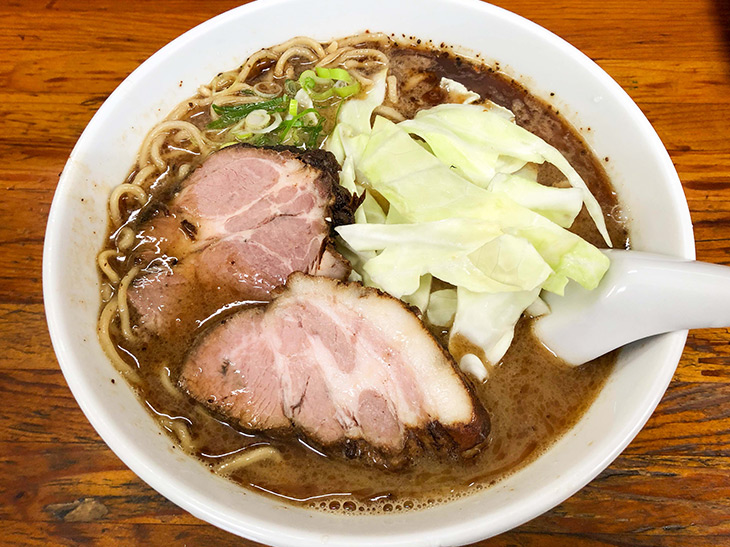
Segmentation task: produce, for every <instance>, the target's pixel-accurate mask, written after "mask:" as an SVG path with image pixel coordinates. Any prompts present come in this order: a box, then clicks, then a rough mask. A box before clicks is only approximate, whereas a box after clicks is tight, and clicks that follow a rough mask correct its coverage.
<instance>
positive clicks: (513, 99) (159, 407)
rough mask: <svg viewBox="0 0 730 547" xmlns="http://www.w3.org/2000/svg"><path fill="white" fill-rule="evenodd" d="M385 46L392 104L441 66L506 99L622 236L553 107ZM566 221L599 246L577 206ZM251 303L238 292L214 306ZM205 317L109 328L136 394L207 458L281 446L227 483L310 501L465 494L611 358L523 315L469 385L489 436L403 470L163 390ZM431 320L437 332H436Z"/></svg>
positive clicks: (539, 440)
mask: <svg viewBox="0 0 730 547" xmlns="http://www.w3.org/2000/svg"><path fill="white" fill-rule="evenodd" d="M387 52H388V53H389V56H390V57H391V59H392V61H391V62H392V70H393V72H394V73H395V74H396V75H397V76H398V77H399V84H400V86H401V99H400V101H399V103H398V104H397V105H391V106H398V107H399V108H400V110H401V111H402V112H404V113H405V114H406V115H407V116H412V115H413V114H414V113H415V112H416V111H418V110H419V109H420V108H424V107H428V106H431V105H433V104H436V103H438V102H440V101H442V100H443V98H444V97H443V93H442V92H441V91H440V89H439V88H438V82H439V81H440V79H441V77H442V76H445V77H449V78H452V79H455V80H457V81H460V82H462V83H464V84H465V85H466V86H467V87H468V88H469V89H472V90H474V91H476V92H478V93H480V94H481V95H482V96H483V97H486V98H489V99H491V100H493V101H495V102H496V103H498V104H500V105H502V106H506V107H507V108H510V109H511V110H512V111H513V112H514V113H515V115H516V118H517V122H518V123H519V124H520V125H523V126H524V127H526V128H527V129H529V130H530V131H532V132H533V133H535V134H537V135H539V136H540V137H542V138H543V139H545V140H546V141H548V142H549V143H551V144H552V145H553V146H555V147H556V148H558V149H559V150H560V151H561V152H562V153H563V154H564V155H565V156H566V157H567V158H568V159H569V161H570V162H571V163H572V164H573V166H574V167H575V168H576V169H577V170H578V172H579V173H580V174H581V176H582V177H583V179H584V180H585V181H586V183H587V184H588V186H589V187H590V189H591V191H592V192H593V193H594V195H596V197H597V198H598V200H599V202H600V203H601V205H602V207H603V211H604V214H605V215H606V218H607V224H608V228H609V232H610V234H611V237H612V239H613V241H614V244H615V245H616V246H619V247H622V246H626V245H628V238H627V232H626V229H625V228H624V226H622V225H621V224H620V222H619V219H618V217H617V216H616V215H615V212H616V211H618V210H619V209H618V206H617V201H616V196H615V194H614V192H613V190H612V188H611V186H610V184H609V182H608V179H607V177H606V175H605V173H604V171H603V168H602V167H601V165H600V162H599V161H598V160H597V159H596V158H595V157H594V156H593V154H592V153H591V152H590V150H589V149H588V148H587V146H586V145H585V144H584V142H583V141H582V140H581V138H580V137H579V136H578V135H577V133H576V132H575V130H573V129H572V128H571V127H569V126H568V125H567V124H566V123H565V122H564V121H563V120H562V119H561V118H560V116H559V114H558V113H557V112H555V110H554V109H553V108H551V107H550V106H548V105H546V104H544V103H542V102H541V101H540V100H538V99H536V98H535V97H533V96H531V95H530V94H529V93H527V91H526V90H525V89H524V88H523V87H522V86H520V85H519V84H517V83H515V82H513V81H511V80H510V79H509V78H507V77H505V76H504V75H503V74H500V73H498V72H495V71H494V70H492V69H491V68H488V67H477V66H475V65H473V64H471V63H469V62H467V61H464V60H463V59H460V58H458V57H456V56H454V55H450V54H447V53H443V52H437V51H436V52H434V51H428V50H424V49H414V48H405V47H397V48H393V49H391V50H388V51H387ZM267 70H270V67H262V68H261V74H265V73H266V71H267ZM302 70H303V69H302ZM414 75H418V78H416V77H415V76H414ZM424 75H425V76H424ZM259 77H260V76H259ZM409 82H410V83H409ZM410 84H413V85H410ZM187 119H189V120H190V121H192V122H193V123H195V124H196V125H198V126H199V127H202V126H203V125H204V124H205V123H207V121H208V118H207V114H205V113H204V112H203V111H195V110H191V112H189V114H188V118H187ZM559 179H560V177H559V176H558V175H557V174H556V172H555V170H554V169H551V168H549V167H542V168H541V169H540V172H539V180H540V181H541V182H542V183H544V184H553V183H557V182H558V181H559ZM178 183H179V181H178V180H176V179H175V177H174V176H172V175H171V176H170V177H168V180H162V181H160V183H159V185H158V186H159V187H158V188H156V189H155V192H153V195H155V196H156V197H157V199H158V200H159V199H163V200H164V198H165V197H166V196H169V195H171V191H172V190H171V189H173V188H175V187H176V186H177V185H178ZM572 230H573V231H574V232H576V233H578V234H580V235H581V236H582V237H584V238H585V239H587V240H588V241H590V242H592V243H594V244H596V245H598V246H602V240H601V238H600V236H599V234H598V232H597V230H596V229H595V227H594V225H593V223H592V222H591V221H590V219H589V218H588V216H587V215H586V214H585V211H583V213H581V215H580V216H579V218H578V219H577V221H576V223H575V224H574V226H573V227H572ZM133 260H134V257H130V258H128V259H127V263H126V264H125V265H124V267H123V268H122V269H123V270H126V269H128V268H129V267H131V265H132V262H133ZM252 304H253V303H237V304H235V305H232V306H231V307H230V309H228V310H224V311H223V312H221V315H225V314H227V313H232V312H233V311H236V310H237V309H241V307H243V306H246V305H252ZM188 313H189V315H190V317H187V318H181V319H183V321H182V323H183V324H191V325H192V324H196V320H197V321H198V323H199V322H200V321H199V320H200V319H201V318H202V317H203V316H202V315H201V311H200V310H196V309H194V308H191V309H190V310H188ZM203 328H205V323H203V324H202V325H201V326H199V327H198V328H197V329H192V330H184V329H177V330H176V331H175V332H174V334H173V335H172V336H171V337H169V338H168V339H166V340H164V341H162V340H152V341H150V342H148V343H139V344H130V343H128V342H122V341H121V338H120V337H116V338H115V341H116V342H117V345H118V347H119V348H121V349H122V353H123V354H125V353H128V354H129V355H133V356H134V359H136V360H137V361H138V363H139V368H140V372H141V376H142V378H143V380H144V382H143V385H142V386H141V387H140V388H139V391H140V396H141V397H142V398H143V399H144V400H145V402H146V403H147V405H148V406H149V408H150V409H152V410H153V412H156V413H159V414H160V415H163V416H168V417H172V418H173V419H178V420H181V421H183V422H184V423H186V424H188V425H189V426H190V432H191V435H192V437H193V439H194V441H195V444H196V445H197V450H196V451H195V454H194V455H195V456H197V457H199V458H200V459H201V460H202V461H203V462H204V463H206V464H208V465H210V466H211V467H212V466H213V465H214V464H215V463H216V462H218V461H220V460H221V458H223V457H224V456H227V455H230V454H231V453H234V452H236V451H239V450H241V449H242V448H245V447H247V446H251V445H255V444H261V443H266V444H271V445H273V446H275V447H276V448H277V449H279V450H280V451H281V453H282V455H283V460H284V461H283V462H282V463H278V464H277V463H272V462H263V463H258V464H256V465H253V466H250V467H248V468H245V469H243V470H241V471H238V472H236V473H234V474H233V475H232V479H233V480H235V481H236V482H239V483H240V484H242V485H244V486H248V487H250V488H252V489H255V490H258V491H262V492H265V493H268V494H271V495H275V496H279V497H281V498H284V499H287V500H290V501H294V502H299V503H303V504H306V505H308V506H311V507H315V508H320V509H328V510H341V511H345V512H355V513H357V512H364V511H389V510H407V509H413V508H418V507H423V506H427V505H429V504H432V503H438V502H442V501H446V500H448V499H451V498H453V497H455V496H460V495H464V494H468V493H470V492H472V491H474V490H477V489H481V488H483V487H486V486H488V485H490V484H492V483H494V482H495V481H497V480H499V479H500V478H503V477H504V476H506V475H507V474H509V473H511V472H513V471H514V470H516V469H518V468H519V467H520V466H522V465H524V464H525V463H528V462H529V461H531V460H532V459H534V458H535V457H536V455H538V454H539V453H541V452H542V451H544V450H545V449H546V448H547V447H548V446H549V445H550V444H551V443H553V442H554V441H555V440H556V439H557V438H559V437H560V436H561V435H562V434H563V433H565V432H566V431H567V430H569V429H570V428H571V427H572V426H573V425H574V423H575V422H576V421H577V420H578V419H579V418H580V416H581V415H582V414H583V412H584V411H585V409H586V408H587V407H588V406H589V405H590V404H591V403H592V401H593V400H594V398H595V397H596V394H597V393H598V392H599V390H600V389H601V387H602V386H603V384H604V382H605V380H606V378H607V376H608V374H609V373H610V371H611V369H612V366H613V362H614V360H615V359H614V356H612V355H609V356H606V357H603V358H601V359H599V360H597V361H596V362H594V363H591V364H588V365H585V366H583V367H579V368H571V367H568V366H566V365H565V364H563V363H562V362H561V361H560V360H559V359H557V358H556V357H554V356H553V355H552V354H551V353H550V352H548V351H547V350H546V349H545V348H543V347H542V346H541V344H540V343H539V342H538V341H537V340H536V339H535V337H534V336H533V334H532V332H531V322H530V320H529V319H524V318H523V319H522V320H521V321H520V323H519V324H518V326H517V329H516V333H515V342H514V343H513V344H512V347H511V348H510V350H509V351H508V353H507V355H506V356H505V358H504V360H503V363H502V364H501V365H500V366H497V367H495V368H494V369H493V370H492V371H491V374H490V378H489V380H488V381H487V382H486V383H484V384H480V385H475V386H474V388H475V390H476V392H477V394H478V396H479V398H480V399H481V400H482V401H483V402H484V404H485V407H486V408H487V409H488V411H489V414H490V417H491V420H492V433H491V436H490V442H489V445H488V446H487V447H486V448H485V449H484V450H483V451H482V452H481V453H480V454H479V455H478V456H476V457H475V458H474V459H473V460H471V461H468V462H458V463H456V464H455V462H453V461H440V460H437V459H432V458H429V457H424V458H423V459H420V460H418V461H417V462H415V464H414V465H413V466H412V467H410V468H409V469H407V470H405V471H400V472H393V471H386V470H381V469H376V468H372V467H365V466H362V465H359V464H357V463H353V462H346V461H342V460H339V459H336V458H328V457H325V456H323V455H321V454H319V453H318V452H317V451H316V450H315V449H313V448H311V447H309V446H307V445H306V443H305V442H304V441H303V440H298V439H293V440H278V439H271V438H268V437H266V436H265V435H252V434H249V433H244V432H241V431H239V430H238V429H236V428H235V426H233V425H231V424H228V423H226V422H225V421H224V420H223V419H221V418H220V417H216V416H214V415H212V414H211V413H210V412H209V411H207V410H206V409H205V408H204V407H203V406H202V405H200V404H198V403H196V402H194V401H192V400H191V399H189V398H188V397H187V396H186V395H184V394H182V393H177V394H174V395H173V394H171V393H170V392H169V391H168V390H166V389H165V388H164V387H163V385H162V383H161V380H160V374H161V371H162V370H163V367H168V368H169V369H170V370H171V377H172V379H173V381H174V380H175V379H176V378H177V374H178V371H179V368H180V366H181V363H182V360H183V358H184V356H185V353H186V351H187V350H188V348H190V346H191V344H193V342H194V340H195V337H196V336H197V335H198V334H199V333H200V331H201V329H203ZM434 330H435V334H436V335H437V337H438V338H439V339H440V340H441V341H442V342H443V341H444V334H445V333H444V332H443V331H438V330H437V329H434Z"/></svg>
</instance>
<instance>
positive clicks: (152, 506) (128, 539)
mask: <svg viewBox="0 0 730 547" xmlns="http://www.w3.org/2000/svg"><path fill="white" fill-rule="evenodd" d="M238 3H239V2H235V1H232V0H220V1H217V2H200V1H199V2H193V1H188V0H166V1H164V2H157V3H153V2H149V1H143V0H125V1H122V2H120V1H118V0H114V1H112V0H97V1H89V0H85V1H81V0H49V1H48V2H45V3H44V2H40V1H35V0H4V1H3V2H2V3H1V4H0V86H1V87H0V127H1V128H2V132H1V134H0V185H1V186H2V188H1V192H2V193H1V194H0V220H1V222H0V347H1V348H2V351H1V352H0V433H1V435H0V461H1V462H2V466H1V467H0V519H1V521H2V526H1V527H0V541H1V542H3V543H6V544H21V545H23V544H25V545H49V544H79V543H90V544H95V545H120V544H126V545H131V544H140V545H183V544H185V545H242V544H243V545H246V544H250V543H247V542H246V541H243V540H240V539H238V538H236V537H234V536H232V535H229V534H227V533H226V532H223V531H220V530H218V529H216V528H214V527H212V526H210V525H208V524H205V523H204V522H201V521H199V520H197V519H195V518H193V517H192V516H190V515H189V514H187V513H186V512H185V511H183V510H181V509H179V508H178V507H176V506H175V505H173V504H172V503H170V502H169V501H167V500H165V499H164V498H163V497H162V496H160V495H159V494H157V493H156V492H154V491H153V490H152V489H150V488H149V487H148V486H147V485H145V484H144V483H142V481H140V480H139V479H138V478H137V477H136V476H135V475H134V473H132V472H131V471H129V470H128V469H127V468H126V467H125V466H124V465H123V464H122V463H121V462H120V461H119V460H118V459H117V458H116V456H114V454H113V453H112V452H111V451H110V450H109V449H108V448H107V447H106V445H105V444H104V443H103V442H102V441H101V439H100V438H99V437H98V436H97V434H96V433H95V431H94V430H93V429H92V428H91V426H90V425H89V423H88V422H87V421H86V419H85V418H84V416H83V414H82V413H81V411H80V410H79V408H78V406H77V404H76V402H75V401H74V399H73V397H72V396H71V393H70V391H69V389H68V388H67V386H66V383H65V382H64V379H63V376H62V375H61V372H60V370H59V367H58V363H57V362H56V359H55V356H54V354H53V350H52V348H51V345H50V340H49V336H48V333H47V330H46V323H45V318H44V314H43V301H42V295H41V253H42V248H43V232H44V229H45V220H46V216H47V214H48V210H49V207H50V204H51V199H52V197H53V192H54V189H55V186H56V182H57V180H58V175H59V174H60V172H61V170H62V168H63V165H64V163H65V161H66V158H67V156H68V154H69V152H70V151H71V148H72V147H73V145H74V143H75V142H76V139H77V138H78V137H79V135H80V134H81V132H82V130H83V128H84V126H85V125H86V124H87V122H88V121H89V119H90V118H91V117H92V115H93V114H94V112H95V111H96V109H97V108H98V107H99V105H100V104H101V103H102V102H103V101H104V99H105V98H106V97H107V96H108V95H109V94H110V93H111V92H112V90H113V89H114V88H115V87H116V86H117V85H118V84H119V82H121V81H122V79H123V78H124V77H125V76H127V74H129V73H130V72H131V71H132V70H134V69H135V68H136V67H137V65H139V63H141V62H142V61H143V60H144V59H145V58H147V57H148V56H149V55H151V54H152V53H153V52H154V51H156V50H157V49H158V48H160V47H161V46H162V45H164V44H165V43H166V42H168V41H169V40H171V39H173V38H175V37H176V36H178V35H179V34H181V33H182V32H183V31H185V30H187V29H189V28H191V27H193V26H195V25H197V24H198V23H200V22H202V21H204V20H206V19H208V18H209V17H211V16H213V15H216V14H218V13H220V12H223V11H225V10H227V9H229V8H232V7H234V6H235V5H237V4H238ZM497 3H498V4H500V5H501V6H503V7H505V8H507V9H510V10H512V11H514V12H516V13H519V14H521V15H523V16H525V17H528V18H530V19H532V20H533V21H535V22H537V23H539V24H541V25H543V26H545V27H547V28H548V29H550V30H552V31H554V32H555V33H557V34H558V35H560V36H562V37H563V38H565V39H567V40H568V41H569V42H571V43H572V44H574V45H575V46H577V47H578V48H580V49H581V50H582V51H584V52H585V53H586V54H588V55H589V56H590V57H592V58H593V59H595V60H596V62H598V64H599V65H601V66H602V67H603V68H604V69H605V70H606V71H607V72H608V73H609V74H611V75H612V76H613V77H614V78H615V79H616V80H617V81H618V82H619V83H620V84H621V85H622V86H623V88H624V89H625V90H626V91H627V92H628V93H629V94H630V95H631V96H632V97H633V98H634V100H635V101H636V102H637V104H638V105H639V106H640V107H641V108H642V110H643V111H644V112H645V113H646V115H647V117H648V118H649V120H650V121H651V122H652V123H653V124H654V127H655V128H656V130H657V131H658V133H659V135H660V137H661V138H662V140H663V141H664V143H665V145H666V147H667V149H668V150H669V153H670V154H671V157H672V159H673V161H674V163H675V165H676V167H677V171H678V172H679V176H680V178H681V180H682V182H683V184H684V189H685V192H686V195H687V199H688V201H689V205H690V209H691V211H692V220H693V222H694V226H695V236H696V238H697V255H698V258H699V259H700V260H705V261H709V262H717V263H725V264H727V263H728V262H730V256H729V255H730V4H728V2H727V1H726V0H714V1H713V0H690V1H687V0H665V1H663V2H649V1H643V2H638V1H636V2H632V1H629V0H582V1H578V0H573V1H571V0H553V1H551V2H537V1H535V0H503V1H500V2H497ZM728 365H730V331H729V330H728V329H714V330H703V331H698V332H693V333H691V334H690V337H689V340H688V343H687V348H686V350H685V352H684V356H683V358H682V361H681V363H680V365H679V369H678V371H677V374H676V376H675V378H674V381H673V382H672V384H671V386H670V388H669V390H668V392H667V394H666V395H665V397H664V399H663V401H662V402H661V404H660V405H659V408H658V409H657V411H656V413H655V414H654V416H653V417H652V419H651V420H650V421H649V423H648V424H647V426H646V427H645V428H644V430H643V431H642V432H641V433H640V434H639V436H638V437H637V438H636V440H634V442H633V443H632V444H631V445H630V446H629V447H628V448H627V449H626V451H625V452H624V453H623V454H622V455H621V456H620V457H619V458H618V459H617V460H616V461H615V462H614V463H613V464H612V465H611V466H610V467H609V468H608V469H607V470H606V471H604V472H603V473H602V474H601V475H600V476H599V477H598V478H597V479H596V480H594V481H593V482H592V483H591V484H589V485H588V486H587V487H585V488H584V489H583V490H582V491H580V492H579V493H578V494H576V495H575V496H573V497H572V498H570V499H569V500H567V501H566V502H565V503H563V504H561V505H560V506H558V507H556V508H555V509H553V510H552V511H550V512H548V513H547V514H545V515H543V516H542V517H539V518H537V519H535V520H533V521H532V522H530V523H528V524H525V525H524V526H521V527H520V528H518V529H516V530H513V531H511V532H509V533H506V534H504V535H502V536H500V537H498V538H495V539H493V540H490V541H486V542H483V543H482V545H521V546H533V545H556V546H558V545H559V546H563V545H575V546H591V547H593V546H598V545H627V546H628V545H631V546H635V545H667V546H684V545H693V546H704V545H730V367H728Z"/></svg>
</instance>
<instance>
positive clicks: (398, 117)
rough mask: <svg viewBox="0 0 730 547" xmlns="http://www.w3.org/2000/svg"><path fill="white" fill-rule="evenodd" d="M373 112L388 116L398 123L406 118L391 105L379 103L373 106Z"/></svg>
mask: <svg viewBox="0 0 730 547" xmlns="http://www.w3.org/2000/svg"><path fill="white" fill-rule="evenodd" d="M373 112H374V113H375V114H377V115H379V116H383V117H384V118H388V119H389V120H390V121H392V122H395V123H398V122H402V121H403V120H405V119H406V117H405V116H404V115H403V114H401V113H400V112H398V111H397V110H396V109H395V108H393V107H391V106H385V105H382V104H381V105H379V106H377V107H376V108H375V110H374V111H373Z"/></svg>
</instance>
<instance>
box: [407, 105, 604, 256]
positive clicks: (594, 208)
mask: <svg viewBox="0 0 730 547" xmlns="http://www.w3.org/2000/svg"><path fill="white" fill-rule="evenodd" d="M495 107H496V108H495ZM497 108H499V107H497V106H496V105H493V106H492V104H488V105H466V104H442V105H438V106H435V107H433V108H429V109H427V110H422V111H420V112H419V113H418V114H416V117H415V118H414V119H413V120H406V121H404V122H402V123H400V124H399V126H400V127H402V128H403V129H405V130H406V131H408V132H409V133H411V134H414V135H418V136H419V137H420V138H422V139H423V140H425V141H426V142H427V143H428V145H429V146H430V147H431V150H432V151H433V153H434V155H435V156H436V157H437V158H439V159H440V160H441V161H442V162H444V163H445V164H447V165H450V166H453V168H454V170H455V171H457V172H458V173H459V174H461V175H462V176H464V177H465V178H466V179H467V180H470V181H472V182H473V183H474V184H477V185H478V186H481V187H487V186H488V185H489V182H490V181H491V180H492V179H493V178H494V176H495V174H497V173H514V172H515V171H517V170H518V169H520V168H522V166H524V165H525V164H526V163H528V162H531V163H544V162H546V161H547V162H548V163H551V164H552V165H554V166H555V167H557V168H558V169H559V170H560V172H561V173H562V174H563V175H565V177H566V178H567V179H568V182H569V183H570V185H571V186H572V187H574V188H576V189H579V190H580V191H581V194H582V197H583V203H585V206H586V209H587V210H588V213H589V214H590V216H591V218H592V219H593V222H595V224H596V227H597V228H598V231H599V232H600V233H601V236H602V237H603V239H604V240H605V241H606V244H607V245H608V246H609V247H611V238H610V237H609V235H608V230H607V229H606V222H605V220H604V218H603V212H602V210H601V206H600V205H599V203H598V201H597V200H596V198H595V197H594V196H593V194H591V192H590V190H589V189H588V187H587V186H586V184H585V182H584V181H583V179H582V178H581V176H580V175H579V174H578V172H577V171H576V170H575V169H574V168H573V166H572V165H570V163H569V162H568V160H566V159H565V158H564V157H563V155H562V154H561V153H560V152H558V150H556V149H555V148H554V147H552V146H550V145H549V144H548V143H546V142H545V141H544V140H542V139H541V138H540V137H538V136H537V135H534V134H532V133H530V132H529V131H528V130H526V129H524V128H522V127H520V126H519V125H517V124H516V123H512V122H511V121H510V120H508V119H505V117H504V116H503V115H502V113H501V112H498V111H497V110H496V109H497Z"/></svg>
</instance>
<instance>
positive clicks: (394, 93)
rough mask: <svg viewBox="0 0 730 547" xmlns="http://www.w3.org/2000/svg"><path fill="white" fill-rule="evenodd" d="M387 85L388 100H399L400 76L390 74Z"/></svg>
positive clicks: (393, 101)
mask: <svg viewBox="0 0 730 547" xmlns="http://www.w3.org/2000/svg"><path fill="white" fill-rule="evenodd" d="M385 82H386V85H387V87H388V91H387V96H388V100H389V101H390V102H391V103H393V104H395V103H397V102H398V78H396V77H395V76H393V75H392V74H391V75H390V76H388V77H387V78H386V79H385Z"/></svg>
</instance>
